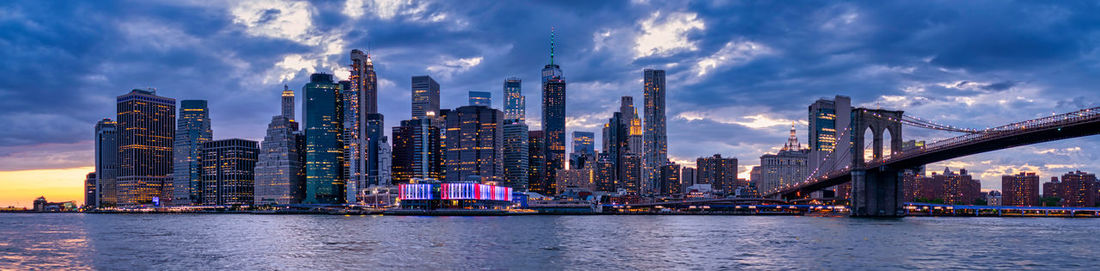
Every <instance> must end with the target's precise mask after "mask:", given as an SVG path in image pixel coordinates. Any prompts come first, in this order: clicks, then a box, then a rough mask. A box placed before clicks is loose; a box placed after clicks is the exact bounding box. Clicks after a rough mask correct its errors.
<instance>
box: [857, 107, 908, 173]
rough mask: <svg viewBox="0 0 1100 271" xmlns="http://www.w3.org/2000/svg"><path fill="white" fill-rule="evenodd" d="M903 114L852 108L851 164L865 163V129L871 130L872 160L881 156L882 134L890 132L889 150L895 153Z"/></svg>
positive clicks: (899, 143)
mask: <svg viewBox="0 0 1100 271" xmlns="http://www.w3.org/2000/svg"><path fill="white" fill-rule="evenodd" d="M902 114H904V112H903V111H893V110H883V109H867V108H853V109H852V130H851V136H852V147H853V148H852V165H855V166H857V167H863V166H864V164H866V162H868V161H866V160H865V159H864V157H863V156H864V155H866V154H865V153H864V152H865V151H866V150H865V149H864V146H866V145H867V140H868V138H864V137H865V134H866V131H867V130H868V129H869V130H871V138H870V140H871V144H872V145H871V146H872V151H871V152H872V155H871V157H873V159H874V160H879V159H882V158H883V153H882V149H883V144H884V143H885V142H883V134H884V133H886V132H889V133H890V142H889V143H890V152H892V153H896V152H898V151H899V150H901V145H902V142H903V140H902V136H901V117H902Z"/></svg>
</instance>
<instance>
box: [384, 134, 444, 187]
mask: <svg viewBox="0 0 1100 271" xmlns="http://www.w3.org/2000/svg"><path fill="white" fill-rule="evenodd" d="M439 139H440V137H439V127H438V126H437V125H435V124H434V123H433V121H432V119H430V118H422V119H412V120H403V121H401V125H400V126H397V127H393V162H392V163H393V164H392V165H393V166H392V171H391V172H392V174H393V175H392V178H393V183H394V184H406V183H409V181H410V180H412V179H413V178H421V179H425V178H431V179H437V180H438V179H441V178H442V177H443V153H442V147H441V146H440V145H441V144H440V142H439Z"/></svg>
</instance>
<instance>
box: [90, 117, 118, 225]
mask: <svg viewBox="0 0 1100 271" xmlns="http://www.w3.org/2000/svg"><path fill="white" fill-rule="evenodd" d="M95 173H96V174H95V176H96V182H95V183H96V185H97V186H98V188H97V189H96V202H95V203H94V204H95V205H94V206H95V207H96V208H99V207H109V206H115V205H116V204H117V203H118V194H117V192H118V186H116V184H115V176H118V123H117V122H115V121H113V120H111V119H103V120H100V121H99V122H97V123H96V124H95Z"/></svg>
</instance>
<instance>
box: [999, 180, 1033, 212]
mask: <svg viewBox="0 0 1100 271" xmlns="http://www.w3.org/2000/svg"><path fill="white" fill-rule="evenodd" d="M1001 190H1002V191H1003V193H1002V194H1001V204H1002V205H1006V206H1039V175H1035V172H1020V173H1019V174H1016V175H1004V176H1001Z"/></svg>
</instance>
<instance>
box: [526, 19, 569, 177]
mask: <svg viewBox="0 0 1100 271" xmlns="http://www.w3.org/2000/svg"><path fill="white" fill-rule="evenodd" d="M565 97H566V95H565V79H564V78H563V77H562V72H561V68H560V67H558V65H557V64H554V36H553V33H552V32H551V35H550V63H549V64H546V66H545V67H543V69H542V130H543V133H544V136H545V143H544V144H545V145H546V146H545V147H544V151H545V155H544V157H545V159H546V168H545V174H546V177H547V178H546V180H545V182H546V184H548V185H549V187H546V190H545V191H546V192H552V191H555V189H554V180H557V178H556V177H555V175H556V174H557V172H558V170H559V169H563V168H565V104H566V103H565ZM532 189H534V187H532ZM540 189H542V188H540Z"/></svg>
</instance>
